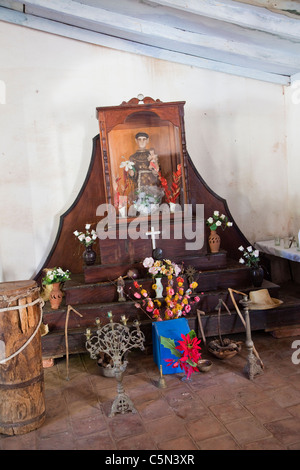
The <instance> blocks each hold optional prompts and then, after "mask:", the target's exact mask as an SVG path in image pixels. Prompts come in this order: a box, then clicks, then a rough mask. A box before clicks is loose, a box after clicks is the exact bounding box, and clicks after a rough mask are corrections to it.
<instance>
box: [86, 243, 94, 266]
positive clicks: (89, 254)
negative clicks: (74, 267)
mask: <svg viewBox="0 0 300 470" xmlns="http://www.w3.org/2000/svg"><path fill="white" fill-rule="evenodd" d="M83 260H84V262H85V264H86V265H87V266H91V265H93V264H94V263H95V261H96V253H95V251H94V250H93V247H92V245H89V246H87V247H86V248H85V251H84V253H83Z"/></svg>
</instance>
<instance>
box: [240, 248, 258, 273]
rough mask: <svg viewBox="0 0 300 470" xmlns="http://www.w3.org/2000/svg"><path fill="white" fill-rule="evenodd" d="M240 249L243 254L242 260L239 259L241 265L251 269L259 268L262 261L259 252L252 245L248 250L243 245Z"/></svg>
mask: <svg viewBox="0 0 300 470" xmlns="http://www.w3.org/2000/svg"><path fill="white" fill-rule="evenodd" d="M238 249H239V250H240V251H242V252H243V255H242V258H240V259H239V263H241V264H246V266H249V267H250V268H258V267H259V263H260V259H259V251H258V250H254V249H253V248H252V246H251V245H250V246H248V247H247V248H246V249H245V248H244V247H243V246H242V245H241V246H240V247H239V248H238Z"/></svg>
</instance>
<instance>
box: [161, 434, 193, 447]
mask: <svg viewBox="0 0 300 470" xmlns="http://www.w3.org/2000/svg"><path fill="white" fill-rule="evenodd" d="M158 449H160V450H198V446H197V445H196V444H195V443H194V442H193V441H192V439H191V438H190V437H189V436H182V437H178V438H176V439H171V440H169V441H164V442H162V443H161V444H158Z"/></svg>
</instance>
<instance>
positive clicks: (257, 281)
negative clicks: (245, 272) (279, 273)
mask: <svg viewBox="0 0 300 470" xmlns="http://www.w3.org/2000/svg"><path fill="white" fill-rule="evenodd" d="M250 279H251V282H252V284H253V286H254V287H260V286H261V285H262V283H263V280H264V270H263V268H262V267H260V266H259V267H257V268H251V269H250Z"/></svg>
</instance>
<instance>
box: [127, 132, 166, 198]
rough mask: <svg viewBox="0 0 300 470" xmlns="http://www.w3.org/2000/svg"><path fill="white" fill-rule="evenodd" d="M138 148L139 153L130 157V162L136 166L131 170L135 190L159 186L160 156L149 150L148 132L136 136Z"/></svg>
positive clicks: (130, 174) (130, 175)
mask: <svg viewBox="0 0 300 470" xmlns="http://www.w3.org/2000/svg"><path fill="white" fill-rule="evenodd" d="M135 141H136V144H137V146H138V149H137V151H136V152H135V153H134V154H133V155H131V157H129V161H130V162H132V163H133V164H134V166H133V169H131V170H129V177H130V178H131V179H132V181H133V183H134V186H135V190H141V189H142V188H144V187H148V186H159V179H158V172H159V162H158V155H156V154H155V151H154V149H149V150H148V149H147V148H146V147H147V145H148V143H149V135H148V134H147V133H146V132H138V133H137V134H136V136H135Z"/></svg>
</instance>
